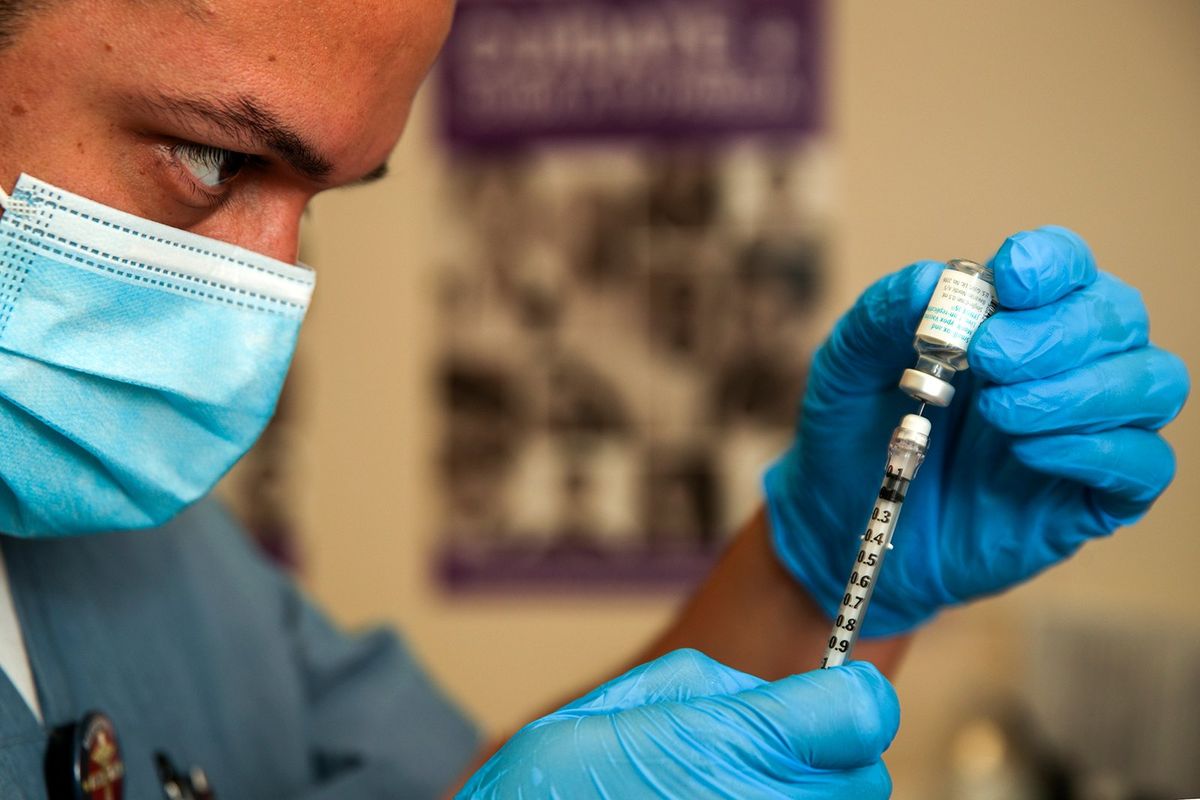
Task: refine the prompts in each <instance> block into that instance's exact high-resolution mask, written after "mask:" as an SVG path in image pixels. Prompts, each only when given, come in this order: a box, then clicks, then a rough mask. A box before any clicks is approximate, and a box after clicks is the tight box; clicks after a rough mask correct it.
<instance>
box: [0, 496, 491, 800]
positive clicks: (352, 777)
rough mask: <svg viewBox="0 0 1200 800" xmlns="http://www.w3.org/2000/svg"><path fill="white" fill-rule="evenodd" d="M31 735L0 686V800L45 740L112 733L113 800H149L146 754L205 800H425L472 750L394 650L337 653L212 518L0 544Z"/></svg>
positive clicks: (36, 777)
mask: <svg viewBox="0 0 1200 800" xmlns="http://www.w3.org/2000/svg"><path fill="white" fill-rule="evenodd" d="M0 544H2V546H3V548H4V558H5V560H6V562H7V564H8V571H9V577H10V581H11V584H12V593H13V601H14V603H15V605H16V610H17V614H18V616H19V618H20V620H21V628H22V630H23V632H24V635H25V643H26V646H27V648H28V651H29V659H30V663H31V665H32V667H33V674H34V678H35V680H36V682H37V689H38V698H39V699H40V701H41V706H42V711H43V714H44V716H45V725H42V724H39V722H38V721H37V719H36V718H35V717H34V716H33V714H32V713H31V712H30V710H29V707H28V706H27V705H26V704H25V701H24V700H23V699H22V698H21V696H20V694H19V693H18V692H17V690H16V688H15V687H14V686H13V685H12V683H11V682H10V681H9V680H8V679H7V677H6V676H4V675H3V674H2V673H0V798H3V799H4V800H41V799H42V798H45V797H46V789H45V782H44V778H43V774H42V759H43V757H44V755H45V750H46V743H47V737H48V731H49V729H51V728H53V727H55V726H58V725H62V724H64V723H70V722H73V721H75V720H77V719H78V718H79V717H80V716H81V715H82V714H84V713H85V712H87V711H90V710H99V711H103V712H104V713H105V714H107V715H108V716H109V717H110V718H111V719H112V720H113V723H114V724H115V727H116V731H117V736H118V738H119V740H120V744H121V748H122V751H123V755H124V760H125V769H126V777H125V797H126V798H129V799H130V800H142V799H143V798H146V800H159V799H160V798H162V797H163V793H162V788H161V784H160V783H159V780H158V777H157V775H156V772H155V768H154V761H153V756H154V753H155V752H156V751H163V752H165V753H166V754H167V755H168V756H169V757H170V759H171V761H173V762H174V763H175V764H176V766H178V767H180V768H182V769H184V770H187V769H189V768H191V767H192V766H199V767H202V768H203V769H204V770H205V772H206V773H207V774H208V777H209V780H210V781H211V783H212V786H213V788H214V789H215V791H216V793H217V797H218V799H219V800H255V799H256V798H263V800H288V799H289V798H295V799H299V798H303V800H326V799H329V800H332V798H339V800H349V799H357V798H364V799H366V800H371V799H373V798H385V797H386V798H424V797H437V796H440V795H441V793H442V792H444V791H445V789H446V788H447V787H448V786H449V784H450V783H451V781H452V780H453V778H454V777H455V776H456V775H457V774H458V773H459V771H460V770H462V769H463V768H464V767H465V766H466V765H467V763H468V762H469V761H470V759H471V757H472V755H473V754H474V752H475V749H476V747H477V746H478V743H479V737H478V733H477V731H476V730H475V728H474V727H473V726H472V725H471V723H470V722H469V721H468V720H467V719H466V718H465V717H464V716H463V714H462V712H461V711H460V710H459V709H458V708H457V707H455V705H454V704H453V703H452V702H451V701H450V700H449V699H448V698H447V697H446V696H445V695H444V694H442V692H441V691H439V690H438V688H437V686H435V685H434V684H433V683H432V682H431V680H430V679H429V677H428V676H427V675H426V674H425V672H424V670H423V669H422V668H421V666H420V665H419V664H418V663H417V662H416V661H415V660H414V658H413V656H412V654H411V653H410V652H409V651H408V650H407V649H406V648H405V646H404V644H403V642H402V641H401V640H400V639H399V638H398V637H397V635H396V634H395V633H393V632H391V631H388V630H373V631H369V632H366V633H362V634H358V635H348V634H346V633H344V632H342V631H340V630H338V629H337V628H335V627H334V626H333V625H332V624H330V622H329V621H328V620H327V619H326V618H325V617H324V616H323V615H322V614H321V612H319V611H318V610H317V609H316V608H315V607H314V606H313V605H312V603H311V602H310V601H309V600H307V599H306V598H305V597H304V596H303V595H302V594H301V593H300V592H299V591H298V590H297V588H296V587H295V586H294V585H293V584H292V583H291V581H290V580H288V578H287V577H285V576H284V575H283V574H282V573H280V572H279V571H277V570H276V569H274V568H273V567H272V566H271V565H269V564H268V563H267V562H266V561H265V560H264V559H263V558H262V557H260V556H259V555H258V553H257V552H256V551H255V549H254V547H253V545H252V543H250V542H248V541H247V540H246V537H245V535H244V534H243V532H242V531H241V530H240V529H239V528H238V526H237V524H236V523H235V522H234V521H233V520H232V519H231V518H230V517H229V516H228V515H227V514H226V513H225V511H224V510H223V509H222V508H220V507H219V506H218V505H217V504H216V503H215V502H212V501H204V502H201V503H200V504H198V505H196V506H194V507H192V508H191V509H189V510H188V511H185V512H184V513H183V514H181V515H180V516H179V517H177V518H176V519H174V520H172V521H171V522H170V523H168V524H167V525H165V526H163V527H161V528H158V529H156V530H152V531H138V532H125V533H108V534H101V535H96V536H86V537H81V538H75V539H50V540H26V539H17V538H12V537H7V536H5V537H0Z"/></svg>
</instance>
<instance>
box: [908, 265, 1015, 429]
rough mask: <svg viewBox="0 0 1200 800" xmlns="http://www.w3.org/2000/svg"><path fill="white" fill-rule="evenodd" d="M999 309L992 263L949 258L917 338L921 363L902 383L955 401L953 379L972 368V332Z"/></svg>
mask: <svg viewBox="0 0 1200 800" xmlns="http://www.w3.org/2000/svg"><path fill="white" fill-rule="evenodd" d="M995 311H996V287H995V284H994V283H993V280H992V270H991V268H990V267H985V266H984V265H982V264H977V263H975V262H974V261H967V260H966V259H962V258H956V259H953V260H952V261H949V262H947V263H946V269H945V270H943V271H942V276H941V277H940V278H938V282H937V286H936V287H935V288H934V290H933V298H932V299H931V300H930V301H929V306H928V307H927V308H926V309H925V315H924V316H923V317H921V324H920V325H918V326H917V335H916V338H915V339H913V348H914V349H915V350H916V351H917V363H916V364H915V365H914V366H913V368H912V369H906V370H904V374H903V375H902V376H901V378H900V388H901V389H903V390H904V391H905V392H906V393H908V394H909V395H910V396H912V397H915V398H916V399H918V400H920V401H922V402H924V403H929V404H931V405H935V406H948V405H950V401H951V400H952V399H953V398H954V386H953V385H951V383H950V381H951V380H953V378H954V375H955V374H956V373H958V372H959V371H960V370H965V369H966V368H967V346H968V345H969V344H970V343H971V337H973V336H974V335H975V331H976V330H978V329H979V326H980V325H981V324H982V323H983V321H984V320H985V319H987V318H988V317H990V316H991V315H992V314H993V313H994V312H995Z"/></svg>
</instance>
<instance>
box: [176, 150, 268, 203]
mask: <svg viewBox="0 0 1200 800" xmlns="http://www.w3.org/2000/svg"><path fill="white" fill-rule="evenodd" d="M166 153H167V156H168V162H169V163H170V164H171V166H172V167H174V168H175V170H176V171H177V172H178V176H177V177H178V178H179V179H180V182H181V183H183V185H184V188H185V189H187V190H188V191H189V192H191V193H192V194H193V195H194V196H197V197H198V198H200V199H201V200H204V201H207V202H216V201H218V200H220V199H221V198H222V197H223V196H224V194H225V193H226V191H227V189H228V185H229V184H230V183H231V182H232V181H233V180H234V179H235V178H237V177H238V175H240V174H241V173H242V171H243V170H244V169H245V168H246V167H247V166H248V165H249V164H251V163H252V161H253V156H249V155H247V154H245V153H239V152H236V151H234V150H226V149H224V148H222V147H213V146H211V145H206V144H196V143H194V142H176V143H175V144H171V145H168V146H167V148H166Z"/></svg>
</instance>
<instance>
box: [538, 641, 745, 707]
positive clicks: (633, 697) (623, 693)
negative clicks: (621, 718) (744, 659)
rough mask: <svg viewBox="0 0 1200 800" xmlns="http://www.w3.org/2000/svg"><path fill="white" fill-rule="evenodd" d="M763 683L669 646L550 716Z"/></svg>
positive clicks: (725, 691) (727, 691)
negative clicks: (661, 654) (660, 654)
mask: <svg viewBox="0 0 1200 800" xmlns="http://www.w3.org/2000/svg"><path fill="white" fill-rule="evenodd" d="M764 683H765V681H764V680H762V678H756V677H754V676H753V675H750V674H747V673H745V672H739V671H738V670H736V669H733V668H732V667H727V666H725V665H724V664H722V663H720V662H718V661H715V660H713V659H711V658H709V657H708V656H706V655H705V654H704V653H701V652H700V651H699V650H692V649H682V650H673V651H672V652H670V653H667V654H666V655H664V656H660V657H659V658H656V659H654V660H653V661H648V662H646V663H645V664H641V665H639V666H637V667H634V668H633V669H631V670H629V671H628V672H626V673H625V674H624V675H620V676H618V677H616V678H613V679H612V680H611V681H608V682H607V683H605V684H603V685H601V686H598V687H597V688H595V689H593V690H592V691H590V692H588V693H587V694H585V695H584V696H583V697H580V698H579V699H578V700H575V701H573V702H570V703H568V704H567V705H565V706H563V707H562V708H560V709H559V710H558V711H557V712H555V713H554V714H553V715H552V716H554V717H560V715H561V716H568V715H570V712H587V713H589V714H591V713H611V712H614V711H622V710H624V709H627V708H633V707H635V706H644V705H648V704H651V703H659V702H666V701H683V700H690V699H692V698H695V697H707V696H709V695H714V694H735V693H737V692H741V691H744V690H746V689H751V688H754V687H756V686H761V685H763V684H764Z"/></svg>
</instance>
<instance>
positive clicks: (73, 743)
mask: <svg viewBox="0 0 1200 800" xmlns="http://www.w3.org/2000/svg"><path fill="white" fill-rule="evenodd" d="M45 771H46V788H47V790H48V793H49V796H50V798H51V800H123V798H124V796H125V761H124V760H123V759H122V757H121V745H120V742H119V741H118V740H117V731H116V728H115V727H114V726H113V722H112V720H111V719H109V718H108V716H106V715H105V714H102V713H101V712H99V711H89V712H88V713H87V714H84V715H83V716H82V717H81V718H80V719H79V721H78V722H75V723H72V724H70V725H64V726H63V727H61V728H58V729H56V730H55V731H54V733H53V734H51V737H50V744H49V747H48V748H47V750H46V762H45Z"/></svg>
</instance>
